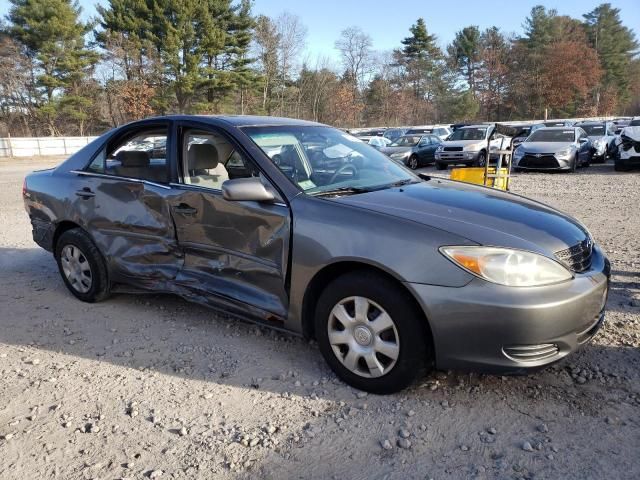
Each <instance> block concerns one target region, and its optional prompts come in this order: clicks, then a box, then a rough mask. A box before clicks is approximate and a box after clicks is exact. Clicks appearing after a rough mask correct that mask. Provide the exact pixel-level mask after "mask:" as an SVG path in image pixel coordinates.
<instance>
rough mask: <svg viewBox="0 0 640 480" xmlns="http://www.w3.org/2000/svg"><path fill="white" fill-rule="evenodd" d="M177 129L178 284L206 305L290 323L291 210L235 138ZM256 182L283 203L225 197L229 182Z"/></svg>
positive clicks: (190, 127) (173, 205)
mask: <svg viewBox="0 0 640 480" xmlns="http://www.w3.org/2000/svg"><path fill="white" fill-rule="evenodd" d="M178 131H179V143H178V152H177V158H178V159H179V161H178V163H179V165H180V181H179V182H178V183H176V184H172V187H173V191H174V194H173V195H172V198H171V209H172V215H173V218H174V221H175V225H176V229H177V236H178V243H179V245H180V247H181V248H182V250H183V252H184V266H183V268H182V270H181V271H180V273H179V274H178V278H177V282H178V283H179V284H180V285H182V286H186V287H188V288H189V289H190V290H192V291H193V292H194V293H196V294H200V295H204V296H205V301H207V302H209V300H212V301H213V303H214V304H218V305H220V303H223V304H224V305H225V306H226V307H230V308H233V307H234V306H239V305H241V306H242V307H243V310H245V311H246V309H247V307H253V309H251V308H250V309H249V310H250V311H251V313H252V314H253V315H254V316H257V317H260V318H262V319H269V320H276V319H278V320H282V319H284V318H285V317H286V314H287V310H288V294H287V289H286V272H287V262H288V255H289V241H290V228H291V225H290V213H289V207H288V206H287V205H286V203H285V202H284V201H282V199H281V197H280V196H279V194H278V193H277V191H276V190H275V189H274V188H273V186H272V185H271V184H270V183H269V181H268V180H267V179H266V178H265V177H264V176H263V174H261V173H260V170H259V169H258V168H257V166H256V164H255V163H254V162H253V160H252V159H250V158H249V157H248V156H247V155H246V154H245V153H243V152H242V151H241V149H240V148H239V147H238V145H237V144H236V143H235V142H234V141H233V140H232V139H231V138H230V137H229V136H227V135H226V134H224V133H223V132H221V131H218V130H216V129H214V128H213V127H211V126H207V127H197V126H194V125H193V124H183V125H181V126H180V127H179V128H178ZM252 177H257V178H260V179H261V180H262V182H263V183H264V185H265V187H266V188H267V189H268V190H269V191H271V192H272V193H273V194H274V197H275V199H276V200H275V201H273V202H269V203H264V202H256V201H229V200H225V199H224V198H223V193H222V184H223V183H224V182H225V181H226V180H233V179H238V178H252ZM274 316H275V318H274Z"/></svg>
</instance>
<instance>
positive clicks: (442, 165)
mask: <svg viewBox="0 0 640 480" xmlns="http://www.w3.org/2000/svg"><path fill="white" fill-rule="evenodd" d="M446 169H447V164H446V163H440V162H436V170H446Z"/></svg>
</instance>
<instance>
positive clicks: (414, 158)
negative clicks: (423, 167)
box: [407, 155, 420, 170]
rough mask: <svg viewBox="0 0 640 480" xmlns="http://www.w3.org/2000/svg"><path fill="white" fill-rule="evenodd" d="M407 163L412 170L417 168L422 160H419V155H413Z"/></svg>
mask: <svg viewBox="0 0 640 480" xmlns="http://www.w3.org/2000/svg"><path fill="white" fill-rule="evenodd" d="M407 165H409V168H410V169H411V170H416V169H417V168H418V167H419V166H420V161H419V160H418V157H417V155H411V156H410V157H409V161H408V162H407Z"/></svg>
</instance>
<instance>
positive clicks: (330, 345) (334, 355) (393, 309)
mask: <svg viewBox="0 0 640 480" xmlns="http://www.w3.org/2000/svg"><path fill="white" fill-rule="evenodd" d="M372 276H374V277H375V278H371V277H372ZM425 321H426V320H425V319H424V316H423V315H422V313H421V312H420V311H419V310H418V308H417V307H416V306H415V305H414V303H413V302H412V299H411V298H410V297H409V294H408V293H407V292H406V291H404V290H403V289H401V288H400V287H399V286H397V285H396V284H395V283H393V282H392V281H390V280H389V279H387V278H385V277H383V276H377V275H371V274H364V273H358V272H355V273H352V274H347V275H344V276H341V277H339V278H337V279H336V280H334V281H333V282H332V283H331V284H329V285H328V286H327V288H326V289H325V290H324V292H323V293H322V294H321V296H320V299H319V301H318V305H317V309H316V317H315V332H316V339H317V340H318V344H319V347H320V351H321V352H322V355H323V356H324V358H325V360H326V361H327V363H328V364H329V366H330V367H331V368H332V370H333V371H334V372H335V373H336V374H337V375H338V376H339V377H340V378H342V379H343V380H344V381H345V382H347V383H348V384H349V385H352V386H353V387H355V388H358V389H360V390H365V391H369V392H373V393H378V394H387V393H393V392H397V391H399V390H402V389H403V388H405V387H407V386H409V385H410V384H411V383H413V382H414V380H415V379H416V378H418V377H419V376H420V375H423V374H424V373H425V370H426V367H427V365H428V362H429V359H430V352H431V341H430V337H429V335H428V333H427V332H428V329H427V328H426V325H425V323H424V322H425Z"/></svg>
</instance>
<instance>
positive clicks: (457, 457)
mask: <svg viewBox="0 0 640 480" xmlns="http://www.w3.org/2000/svg"><path fill="white" fill-rule="evenodd" d="M49 164H51V161H49ZM45 165H46V163H42V162H34V161H27V160H24V159H20V160H16V161H14V162H8V161H0V478H2V479H4V480H9V479H20V480H22V479H27V478H30V479H31V478H33V479H36V478H37V479H45V478H62V479H75V478H80V479H89V478H95V479H116V478H132V479H133V478H160V479H168V478H180V479H183V478H202V479H204V478H240V479H245V478H267V479H288V478H319V479H320V478H322V479H324V478H341V479H343V478H349V479H351V478H361V479H371V478H385V479H387V478H388V479H405V478H419V479H428V478H434V479H442V478H480V479H482V478H527V479H532V478H536V479H542V478H548V479H557V478H563V479H569V478H572V479H585V478H616V479H622V478H628V479H637V478H639V477H640V453H639V452H640V350H639V347H640V258H639V257H638V254H639V253H640V215H639V214H638V202H639V201H640V172H635V173H627V174H615V173H614V172H613V168H612V165H610V164H609V165H602V166H601V165H598V166H592V167H591V168H589V169H588V170H583V171H580V172H579V173H577V174H564V175H559V174H558V175H548V174H521V175H517V176H515V177H514V180H513V191H514V192H516V193H520V194H523V195H527V196H530V197H533V198H535V199H538V200H541V201H543V202H546V203H549V204H551V205H554V206H556V207H558V208H560V209H562V210H565V211H567V212H569V213H571V214H574V215H576V216H578V217H579V218H580V219H581V220H582V221H583V222H584V223H585V224H586V225H587V227H588V228H589V229H590V230H591V232H592V233H593V235H594V236H595V238H596V239H597V241H598V242H600V244H601V245H603V247H604V249H605V250H606V251H607V253H608V255H609V258H610V259H611V261H612V264H613V271H614V274H613V279H612V280H613V281H612V290H611V295H610V298H609V303H608V309H609V311H608V314H607V321H606V324H605V327H604V328H603V330H602V331H601V332H600V333H599V334H598V335H597V336H596V338H595V339H594V341H593V342H591V343H590V344H588V345H587V346H585V347H584V348H583V349H582V350H581V351H579V352H578V353H576V354H574V355H573V356H571V357H570V358H568V359H566V360H565V361H563V362H562V363H560V364H557V365H555V366H553V367H552V368H549V369H547V370H545V371H542V372H538V373H536V374H532V375H530V376H527V377H494V376H479V375H471V374H466V373H459V372H436V373H434V374H432V375H430V376H429V377H427V378H424V381H422V382H421V383H420V384H418V385H417V386H416V387H414V388H412V389H410V390H408V391H405V392H403V393H400V394H397V395H392V396H385V397H382V396H373V395H365V394H364V393H362V392H358V391H355V390H353V389H351V388H349V387H347V386H346V385H344V384H343V383H341V382H340V381H338V380H337V379H336V378H335V376H334V375H333V374H332V373H331V372H330V371H329V369H328V368H327V367H326V366H325V365H324V362H323V360H322V358H321V356H320V353H319V352H318V349H317V348H316V346H315V345H314V344H313V343H311V344H310V343H309V342H306V341H304V340H302V339H300V338H297V337H293V336H287V335H283V334H281V333H274V332H272V331H268V330H266V329H262V328H257V327H256V326H253V325H250V324H246V323H242V322H238V321H236V320H233V319H228V318H220V317H219V316H217V315H215V314H213V313H212V312H211V311H208V310H206V309H204V308H201V307H198V306H195V305H191V304H188V303H186V302H184V301H182V300H180V299H178V298H175V297H171V296H160V295H148V296H133V295H117V296H114V297H112V298H110V299H109V300H107V301H106V302H103V303H100V304H96V305H89V304H84V303H81V302H79V301H77V300H75V299H74V298H73V297H72V296H71V294H69V293H68V292H67V290H66V289H65V287H64V285H63V283H62V281H61V279H60V278H59V275H58V272H57V269H56V265H55V263H54V260H53V258H52V257H51V255H50V254H49V253H47V252H45V251H43V250H41V249H39V248H38V247H37V246H36V245H35V244H34V243H33V242H32V240H31V235H30V227H29V224H28V220H27V216H26V214H25V212H24V208H23V206H22V199H21V195H20V188H21V185H22V179H23V177H24V175H25V173H27V172H28V171H30V170H32V169H34V168H38V167H42V166H45ZM425 170H426V171H429V172H431V171H432V169H425ZM405 437H406V440H408V442H406V441H402V442H399V440H400V439H401V438H405ZM385 440H388V443H386V442H385ZM399 444H401V445H402V446H403V447H406V448H401V447H400V446H399ZM383 446H387V447H389V448H388V449H385V448H383Z"/></svg>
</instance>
